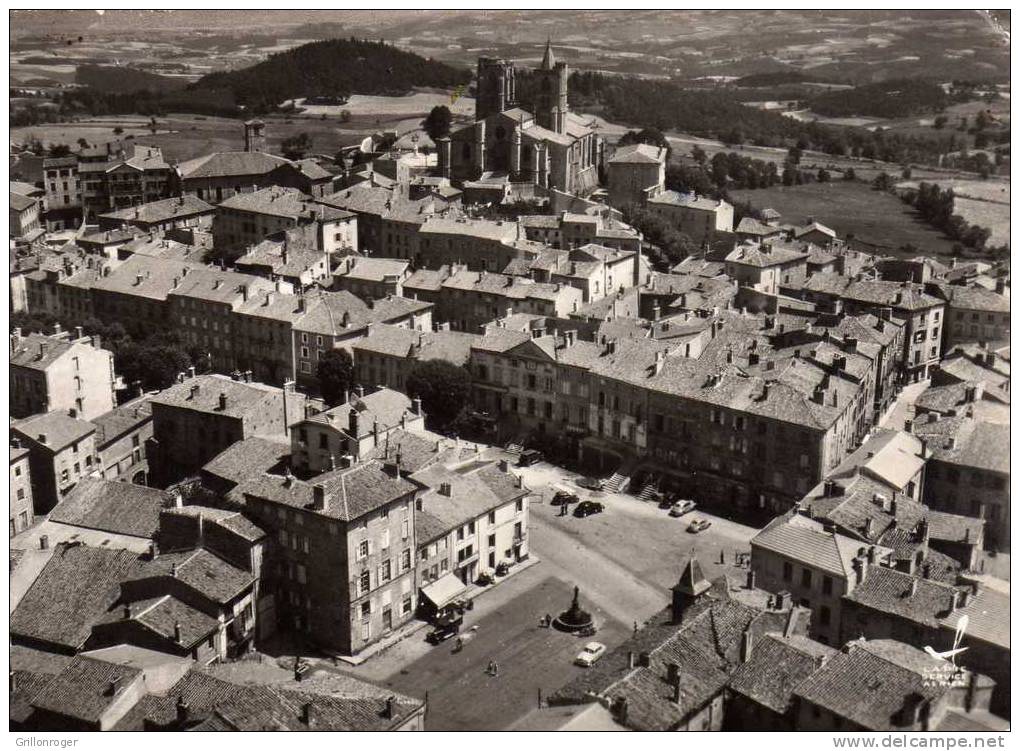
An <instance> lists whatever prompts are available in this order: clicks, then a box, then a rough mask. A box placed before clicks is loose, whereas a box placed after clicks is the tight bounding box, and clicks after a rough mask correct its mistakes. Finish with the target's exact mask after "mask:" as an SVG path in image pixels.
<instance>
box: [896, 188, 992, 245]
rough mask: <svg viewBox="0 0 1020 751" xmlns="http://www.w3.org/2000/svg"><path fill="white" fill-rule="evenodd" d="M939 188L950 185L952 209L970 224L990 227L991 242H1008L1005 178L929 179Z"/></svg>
mask: <svg viewBox="0 0 1020 751" xmlns="http://www.w3.org/2000/svg"><path fill="white" fill-rule="evenodd" d="M928 182H935V183H938V184H939V185H941V186H942V187H943V188H952V189H953V193H954V194H955V196H956V201H955V203H954V208H955V209H956V213H957V214H959V215H960V216H962V217H963V218H964V219H966V220H967V221H968V222H970V223H971V224H976V225H978V226H980V227H986V228H988V229H989V230H991V231H992V238H991V240H990V241H989V243H990V244H991V245H1009V226H1010V222H1009V201H1010V183H1009V181H1008V180H1001V179H993V180H929V181H928ZM917 186H918V181H917V180H911V181H908V182H902V183H897V185H896V187H897V188H915V189H916V188H917Z"/></svg>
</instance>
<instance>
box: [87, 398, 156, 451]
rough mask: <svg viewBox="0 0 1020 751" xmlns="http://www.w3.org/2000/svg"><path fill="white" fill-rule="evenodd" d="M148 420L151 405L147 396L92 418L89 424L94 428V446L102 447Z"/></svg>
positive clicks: (150, 418)
mask: <svg viewBox="0 0 1020 751" xmlns="http://www.w3.org/2000/svg"><path fill="white" fill-rule="evenodd" d="M150 420H152V405H151V404H150V403H149V397H148V396H142V397H140V398H138V399H132V400H131V401H130V402H125V403H124V404H121V405H120V406H119V407H114V408H113V409H111V410H110V411H109V412H106V413H104V414H102V415H99V416H98V417H93V418H92V420H90V422H91V423H92V424H93V425H95V426H96V446H99V447H102V446H105V445H106V444H107V443H109V442H111V441H114V440H116V439H118V438H120V437H121V436H123V435H124V434H126V433H128V432H129V431H131V430H135V429H137V428H138V427H139V426H141V425H144V424H145V423H147V422H149V421H150Z"/></svg>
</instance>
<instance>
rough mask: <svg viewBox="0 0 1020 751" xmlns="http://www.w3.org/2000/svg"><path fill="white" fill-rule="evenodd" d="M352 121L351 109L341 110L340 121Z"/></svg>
mask: <svg viewBox="0 0 1020 751" xmlns="http://www.w3.org/2000/svg"><path fill="white" fill-rule="evenodd" d="M350 121H351V111H350V110H340V122H342V123H349V122H350Z"/></svg>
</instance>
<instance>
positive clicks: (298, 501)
mask: <svg viewBox="0 0 1020 751" xmlns="http://www.w3.org/2000/svg"><path fill="white" fill-rule="evenodd" d="M316 486H318V487H321V488H323V489H324V491H325V507H324V508H321V509H316V508H315V504H314V501H315V490H314V488H315V487H316ZM417 488H418V485H416V484H415V483H413V482H411V481H409V480H407V479H405V478H404V477H403V476H401V477H394V476H393V475H392V473H391V472H390V471H387V470H386V469H384V467H383V464H382V462H379V461H376V460H373V461H368V462H361V463H360V464H357V465H356V466H354V467H351V468H346V469H337V470H333V471H331V472H326V473H324V474H321V475H319V476H318V477H316V478H314V479H313V480H311V481H309V482H304V481H302V480H298V479H295V478H293V477H279V476H276V475H267V474H263V475H261V476H260V477H257V478H253V479H252V480H250V481H249V482H247V483H245V484H244V485H243V486H242V489H243V491H244V494H245V497H252V498H259V499H262V500H265V501H269V502H270V503H279V504H281V505H284V506H290V507H292V508H299V509H304V510H306V511H310V512H315V513H318V514H320V515H322V516H324V517H326V518H330V519H337V520H340V521H352V520H354V519H358V518H360V517H362V516H364V515H365V514H368V513H370V512H372V511H374V510H375V509H378V508H381V507H382V506H385V505H386V504H388V503H391V502H393V501H396V500H398V499H400V498H403V497H404V496H408V495H409V494H411V493H412V492H413V491H414V490H416V489H417Z"/></svg>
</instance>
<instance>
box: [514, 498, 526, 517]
mask: <svg viewBox="0 0 1020 751" xmlns="http://www.w3.org/2000/svg"><path fill="white" fill-rule="evenodd" d="M514 510H515V511H516V512H517V513H518V514H519V513H521V512H522V511H524V499H522V498H518V499H517V505H516V507H515V508H514Z"/></svg>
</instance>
